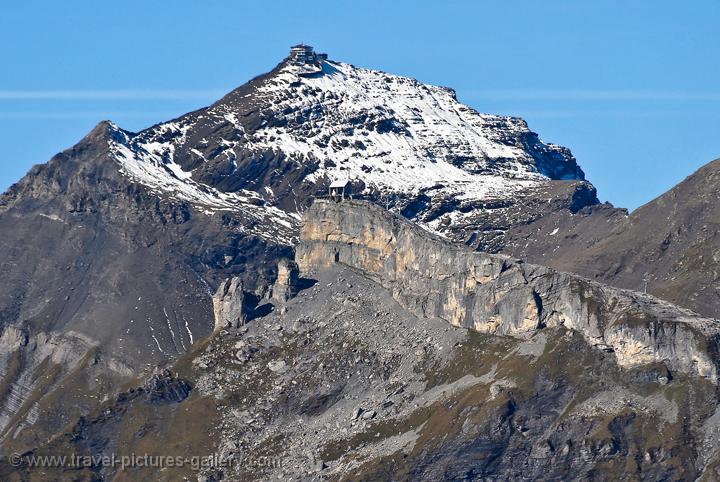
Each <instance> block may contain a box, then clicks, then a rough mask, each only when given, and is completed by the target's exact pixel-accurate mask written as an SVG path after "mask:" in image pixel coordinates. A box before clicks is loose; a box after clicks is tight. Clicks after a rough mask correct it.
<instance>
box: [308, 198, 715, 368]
mask: <svg viewBox="0 0 720 482" xmlns="http://www.w3.org/2000/svg"><path fill="white" fill-rule="evenodd" d="M296 260H297V262H298V264H299V266H300V268H301V270H303V271H306V272H307V271H312V270H313V269H314V268H320V267H326V266H328V265H331V264H334V263H341V264H344V265H347V266H350V267H352V268H355V269H358V270H360V271H361V272H363V273H364V274H365V275H367V276H370V277H371V278H373V279H375V280H376V281H378V282H379V283H380V284H382V285H383V286H385V287H387V288H388V289H390V290H391V291H392V293H393V296H394V298H395V299H396V300H397V301H398V302H399V303H400V304H401V305H403V306H404V307H406V308H407V309H409V310H410V311H412V312H413V313H414V314H416V315H418V316H422V317H438V318H441V319H444V320H446V321H448V322H450V323H451V324H453V325H455V326H462V327H466V328H471V329H474V330H476V331H478V332H483V333H493V334H499V335H510V336H522V335H526V334H530V333H533V332H535V331H537V330H541V329H544V328H551V327H559V326H564V327H565V328H567V329H571V330H575V331H577V332H579V333H581V334H582V336H583V337H584V338H585V340H587V342H588V343H590V344H591V345H593V346H595V347H597V348H599V349H602V350H605V351H612V352H614V354H615V357H616V359H617V362H618V364H619V365H621V366H624V367H633V366H638V365H643V364H649V363H654V362H659V363H665V364H666V365H667V367H668V368H669V369H670V370H675V371H680V372H684V373H689V374H695V375H699V376H701V377H705V378H707V379H709V380H711V381H713V382H717V376H718V367H717V357H716V356H715V354H716V353H717V351H718V339H719V337H718V334H719V333H720V329H719V328H718V324H717V320H712V319H708V318H703V317H700V316H699V315H697V314H695V313H693V312H691V311H689V310H685V309H682V308H679V307H677V306H674V305H671V304H669V303H667V302H663V301H661V300H658V299H656V298H654V297H652V296H650V295H646V294H643V293H637V292H632V291H627V290H621V289H617V288H612V287H609V286H605V285H602V284H599V283H596V282H592V281H590V280H587V279H584V278H581V277H579V276H576V275H571V274H567V273H562V272H558V271H554V270H552V269H549V268H546V267H542V266H537V265H532V264H528V263H524V262H522V261H520V260H517V259H512V258H509V257H505V256H500V255H491V254H486V253H479V252H474V251H471V250H469V249H467V248H465V247H462V246H456V245H453V244H450V243H448V242H446V241H445V240H444V239H442V238H440V237H438V236H435V235H433V234H431V233H428V232H426V231H424V230H423V229H422V228H420V227H418V226H417V225H415V224H413V223H411V222H409V221H407V220H405V219H403V218H400V217H399V216H396V215H394V214H392V213H390V212H388V211H386V210H384V209H382V208H381V207H379V206H376V205H373V204H370V203H365V202H360V201H347V202H343V203H333V202H329V201H324V200H318V201H316V202H315V204H314V205H313V206H312V207H311V208H310V209H309V210H308V211H307V212H306V214H305V217H304V223H303V227H302V232H301V243H300V246H299V247H298V250H297V255H296Z"/></svg>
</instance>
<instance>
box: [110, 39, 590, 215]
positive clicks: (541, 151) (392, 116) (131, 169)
mask: <svg viewBox="0 0 720 482" xmlns="http://www.w3.org/2000/svg"><path fill="white" fill-rule="evenodd" d="M113 152H114V153H115V155H116V157H117V159H118V161H119V162H120V164H121V165H122V171H123V173H125V174H127V175H128V176H130V177H132V178H133V179H135V180H136V181H138V182H141V183H144V184H147V185H148V186H150V187H151V188H152V189H154V190H157V191H158V192H165V193H166V194H169V195H172V196H175V197H178V198H179V199H181V200H184V201H189V202H193V203H198V204H200V205H201V206H202V207H203V209H204V210H206V211H208V210H209V211H212V210H217V209H234V208H235V207H236V206H238V205H243V204H242V203H241V202H240V201H239V199H240V198H242V199H246V198H257V199H260V200H261V201H262V202H263V203H266V205H267V206H271V207H276V208H279V210H282V211H284V212H288V213H292V214H293V216H297V215H298V213H300V212H302V210H303V209H304V206H306V205H307V204H309V202H310V198H311V197H312V196H313V195H317V194H325V193H326V191H327V186H328V185H329V184H330V182H331V181H332V180H334V179H338V178H343V179H349V180H350V182H351V183H352V184H353V189H354V191H355V192H362V193H363V194H365V195H370V196H382V197H384V198H388V197H392V198H393V203H394V205H395V206H396V207H398V208H399V209H403V208H404V207H407V206H408V205H411V204H413V203H417V202H418V200H419V199H423V200H425V201H423V203H424V205H427V204H428V202H427V201H426V200H431V199H435V200H443V202H444V203H448V202H449V203H451V204H454V205H463V204H467V203H471V204H472V203H475V204H477V203H478V202H481V201H482V202H484V201H486V200H498V199H501V200H502V199H509V198H512V197H515V196H518V195H520V194H521V193H525V192H527V190H528V189H531V188H534V187H537V186H539V185H542V184H543V183H545V182H548V181H550V180H553V179H557V180H562V179H566V180H569V179H573V180H581V179H583V178H584V174H583V172H582V170H581V169H580V168H579V167H578V165H577V163H576V161H575V159H574V158H573V156H572V154H571V153H570V151H569V150H567V149H566V148H563V147H560V146H556V145H553V144H547V143H544V142H542V141H541V140H540V139H539V138H538V136H537V135H536V134H535V133H533V132H532V131H530V130H529V128H528V126H527V124H526V123H525V121H523V120H522V119H519V118H515V117H507V116H497V115H490V114H481V113H479V112H477V111H475V110H474V109H472V108H471V107H468V106H467V105H464V104H462V103H460V102H459V101H458V100H457V98H456V95H455V92H454V91H453V90H452V89H449V88H446V87H438V86H433V85H426V84H423V83H421V82H419V81H417V80H415V79H412V78H409V77H402V76H398V75H392V74H388V73H385V72H381V71H377V70H371V69H365V68H359V67H355V66H353V65H350V64H347V63H343V62H339V61H335V60H330V59H328V57H327V55H325V54H319V53H317V52H315V50H314V49H313V48H312V47H311V46H308V45H303V44H300V45H296V46H294V47H292V48H291V51H290V55H289V56H288V57H287V58H286V59H284V60H283V61H282V62H281V63H280V64H279V65H278V66H277V67H276V68H275V69H273V70H272V71H271V72H269V73H267V74H264V75H261V76H259V77H256V78H255V79H253V80H251V81H250V82H248V83H247V84H244V85H243V86H241V87H239V88H237V89H235V90H234V91H232V92H231V93H229V94H228V95H226V96H225V97H223V98H222V99H220V100H219V101H218V102H216V103H215V104H213V105H212V106H210V107H208V108H205V109H201V110H198V111H195V112H192V113H190V114H187V115H185V116H182V117H180V118H178V119H175V120H172V121H170V122H166V123H162V124H158V125H156V126H153V127H151V128H149V129H147V130H145V131H142V132H140V133H138V134H136V135H130V136H129V137H128V139H127V141H126V142H115V143H114V145H113ZM158 170H159V171H158ZM208 193H210V194H208ZM208 196H210V197H211V199H209V198H208ZM238 203H239V204H238ZM425 207H426V208H427V206H425ZM419 209H420V211H422V210H423V209H424V208H422V207H421V208H419ZM467 210H468V209H465V211H467ZM414 211H417V209H414Z"/></svg>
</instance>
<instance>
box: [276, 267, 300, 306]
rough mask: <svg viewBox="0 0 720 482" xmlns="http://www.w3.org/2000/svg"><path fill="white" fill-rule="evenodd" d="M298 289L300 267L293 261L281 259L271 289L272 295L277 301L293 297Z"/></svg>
mask: <svg viewBox="0 0 720 482" xmlns="http://www.w3.org/2000/svg"><path fill="white" fill-rule="evenodd" d="M298 291H300V269H299V268H298V265H297V263H296V262H295V261H292V260H289V259H285V258H283V259H281V260H280V262H279V263H278V274H277V280H276V281H275V285H274V286H273V289H272V297H273V299H274V300H276V301H279V302H285V301H287V300H289V299H290V298H293V297H294V296H295V295H297V293H298Z"/></svg>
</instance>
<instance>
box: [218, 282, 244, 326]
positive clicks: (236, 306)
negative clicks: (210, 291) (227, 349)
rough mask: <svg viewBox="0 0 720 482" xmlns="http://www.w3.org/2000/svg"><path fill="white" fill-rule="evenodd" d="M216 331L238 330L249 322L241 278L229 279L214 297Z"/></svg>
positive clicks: (222, 284) (221, 285)
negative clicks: (225, 329)
mask: <svg viewBox="0 0 720 482" xmlns="http://www.w3.org/2000/svg"><path fill="white" fill-rule="evenodd" d="M212 300H213V313H214V315H215V330H222V329H223V328H237V327H239V326H242V325H244V324H245V322H246V321H247V310H246V302H245V292H244V291H243V284H242V280H241V279H240V278H228V279H226V280H225V281H223V282H222V283H221V284H220V287H219V288H218V290H217V292H216V293H215V295H214V296H213V299H212Z"/></svg>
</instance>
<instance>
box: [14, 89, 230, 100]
mask: <svg viewBox="0 0 720 482" xmlns="http://www.w3.org/2000/svg"><path fill="white" fill-rule="evenodd" d="M225 93H227V90H223V89H201V90H178V89H167V90H144V89H117V90H0V100H193V99H216V98H218V97H220V96H222V95H224V94H225Z"/></svg>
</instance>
